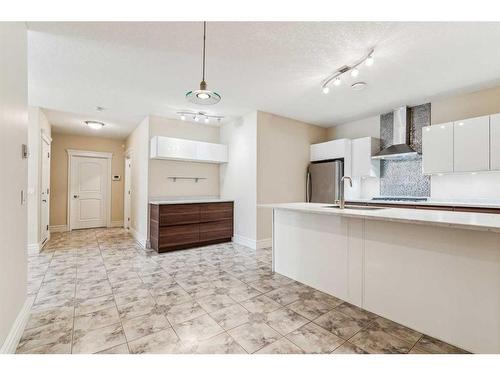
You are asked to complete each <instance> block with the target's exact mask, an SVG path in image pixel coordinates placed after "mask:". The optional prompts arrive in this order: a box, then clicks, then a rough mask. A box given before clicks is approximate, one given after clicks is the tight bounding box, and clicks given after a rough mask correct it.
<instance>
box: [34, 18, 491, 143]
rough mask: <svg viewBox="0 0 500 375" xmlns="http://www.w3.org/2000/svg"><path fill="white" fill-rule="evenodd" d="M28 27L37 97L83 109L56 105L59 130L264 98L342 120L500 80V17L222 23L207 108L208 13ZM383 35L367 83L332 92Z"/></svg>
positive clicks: (119, 131) (257, 102)
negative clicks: (200, 88) (203, 94)
mask: <svg viewBox="0 0 500 375" xmlns="http://www.w3.org/2000/svg"><path fill="white" fill-rule="evenodd" d="M28 28H29V51H28V62H29V102H30V104H31V105H35V106H40V107H43V108H48V109H51V110H56V111H63V112H69V113H74V114H79V115H78V116H76V115H62V114H60V113H59V114H58V113H57V112H50V111H49V119H50V120H51V121H53V119H56V118H57V119H58V121H57V125H56V131H57V130H61V131H62V130H63V129H64V130H65V131H72V129H73V128H74V127H75V126H77V127H78V126H79V123H78V124H77V123H76V122H71V121H69V119H70V118H73V119H74V120H75V121H76V119H80V120H81V119H82V118H85V117H86V116H87V117H95V118H99V119H104V120H106V121H109V122H111V123H113V124H115V125H113V126H110V127H109V128H108V131H109V135H110V136H117V137H118V136H119V137H123V136H125V135H127V134H128V133H129V132H130V131H131V130H132V129H133V128H134V127H135V126H136V125H137V124H138V123H139V122H140V121H141V120H142V119H143V118H144V117H145V116H146V115H148V114H155V115H163V116H168V117H172V116H174V115H175V112H176V111H178V110H187V109H192V110H204V109H206V111H207V112H209V113H213V114H221V115H226V116H240V115H242V114H245V113H247V112H249V111H251V110H255V109H258V110H262V111H267V112H271V113H275V114H278V115H282V116H286V117H290V118H294V119H297V120H301V121H305V122H309V123H313V124H317V125H321V126H331V125H334V124H340V123H344V122H347V121H350V120H353V119H358V118H362V117H365V116H368V115H373V114H377V113H382V112H386V111H388V110H390V109H392V108H394V107H396V106H399V105H402V104H409V105H413V104H420V103H423V102H425V101H428V100H430V99H431V98H434V97H438V96H443V95H447V94H452V93H458V92H466V91H472V90H474V89H479V88H482V87H488V86H492V85H494V84H497V83H499V82H500V81H499V78H500V48H498V41H499V40H500V23H387V22H383V23H373V22H362V23H360V22H350V23H346V22H283V23H282V22H213V23H208V27H207V28H208V30H207V77H206V80H207V83H208V85H209V88H211V89H214V90H216V91H217V92H219V93H220V94H221V95H222V100H221V102H220V103H219V104H217V105H215V106H209V107H207V108H203V107H202V106H198V107H196V106H194V105H192V104H190V103H188V102H187V101H186V100H185V98H184V94H185V92H186V91H188V90H191V89H194V88H196V87H197V85H198V84H199V81H200V78H201V77H200V76H201V66H200V65H201V61H200V60H201V37H202V34H201V32H202V24H201V23H195V22H157V23H142V22H141V23H29V24H28ZM372 46H375V59H376V60H375V64H374V65H373V66H372V67H369V68H368V67H364V68H362V69H361V74H360V75H359V77H358V78H357V79H356V80H359V81H364V82H367V83H368V86H367V88H366V89H365V90H363V91H353V90H351V89H350V88H349V87H348V85H346V84H343V85H342V86H340V87H338V88H335V89H332V90H331V92H330V94H329V95H323V94H322V93H321V89H320V86H321V82H322V80H323V79H324V78H325V77H326V76H328V74H329V73H331V72H332V71H334V70H336V69H337V68H338V67H340V66H342V65H344V64H349V63H351V62H353V61H355V60H356V59H358V58H359V57H360V56H362V55H363V54H364V53H366V52H367V50H368V49H369V48H370V47H372ZM348 81H349V82H351V83H352V82H354V81H353V80H352V79H348ZM96 106H102V107H105V108H107V110H106V111H105V112H102V113H98V112H96V111H95V107H96ZM71 116H73V117H71ZM54 122H55V121H54ZM80 129H81V127H80Z"/></svg>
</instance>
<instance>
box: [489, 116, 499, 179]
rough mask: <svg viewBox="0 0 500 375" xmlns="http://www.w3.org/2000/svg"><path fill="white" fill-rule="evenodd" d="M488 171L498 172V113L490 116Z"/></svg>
mask: <svg viewBox="0 0 500 375" xmlns="http://www.w3.org/2000/svg"><path fill="white" fill-rule="evenodd" d="M490 169H491V170H495V171H498V170H500V113H499V114H496V115H491V116H490Z"/></svg>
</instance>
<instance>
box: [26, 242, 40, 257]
mask: <svg viewBox="0 0 500 375" xmlns="http://www.w3.org/2000/svg"><path fill="white" fill-rule="evenodd" d="M40 248H41V244H39V243H30V244H28V255H36V254H38V253H39V252H40Z"/></svg>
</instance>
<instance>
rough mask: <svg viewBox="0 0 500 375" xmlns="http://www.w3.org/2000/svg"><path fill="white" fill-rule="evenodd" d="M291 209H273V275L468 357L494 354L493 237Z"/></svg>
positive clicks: (496, 256)
mask: <svg viewBox="0 0 500 375" xmlns="http://www.w3.org/2000/svg"><path fill="white" fill-rule="evenodd" d="M296 208H297V209H295V210H294V209H290V206H288V208H286V209H279V208H277V207H275V209H274V220H273V221H274V232H273V236H274V237H273V252H274V254H273V265H274V269H275V271H276V272H278V273H281V274H283V275H285V276H288V277H290V278H292V279H295V280H297V281H299V282H302V283H304V284H307V285H310V286H312V287H315V288H317V289H319V290H322V291H324V292H327V293H329V294H332V295H334V296H336V297H338V298H341V299H343V300H345V301H348V302H350V303H353V304H355V305H357V306H360V307H362V308H364V309H366V310H369V311H372V312H374V313H376V314H378V315H381V316H383V317H385V318H388V319H391V320H393V321H395V322H397V323H400V324H403V325H406V326H408V327H410V328H413V329H415V330H417V331H420V332H423V333H425V334H428V335H430V336H433V337H436V338H438V339H441V340H444V341H446V342H449V343H450V344H453V345H456V346H458V347H461V348H463V349H466V350H469V351H471V352H476V353H500V234H499V233H497V232H492V231H489V230H477V229H479V228H478V227H476V226H472V227H473V228H474V229H476V230H470V229H462V228H461V227H458V228H457V227H455V228H450V227H443V226H435V225H433V224H428V225H425V224H424V223H423V222H422V221H421V220H419V221H418V222H414V223H412V222H407V223H405V222H400V221H394V219H393V217H392V216H393V215H390V214H388V213H387V214H384V213H382V212H380V211H378V212H379V214H378V215H377V216H376V217H369V216H368V213H366V214H365V215H364V217H363V216H360V217H359V218H358V217H353V214H352V213H349V212H345V211H344V212H342V213H339V214H335V213H333V212H331V213H330V214H324V212H323V210H319V211H318V212H306V211H305V210H304V207H303V206H297V207H296ZM387 210H388V211H393V210H394V209H387ZM335 211H339V210H335ZM346 211H348V210H346ZM410 211H419V210H410ZM477 215H478V214H474V221H475V219H477ZM484 215H486V214H484ZM374 216H375V215H374ZM384 216H388V217H386V218H385V220H383V219H382V218H383V217H384ZM396 216H397V215H396ZM410 216H411V215H410ZM414 216H415V215H414ZM480 219H481V220H479V221H480V222H481V221H482V218H480Z"/></svg>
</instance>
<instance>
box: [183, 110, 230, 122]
mask: <svg viewBox="0 0 500 375" xmlns="http://www.w3.org/2000/svg"><path fill="white" fill-rule="evenodd" d="M177 114H178V115H179V117H180V119H181V120H182V121H185V120H186V119H187V118H192V119H193V120H194V121H195V122H200V120H201V119H203V122H204V123H205V124H209V123H210V120H215V121H217V123H219V124H220V122H221V121H222V120H223V119H224V116H217V115H208V114H206V113H205V112H192V111H181V112H177Z"/></svg>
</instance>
